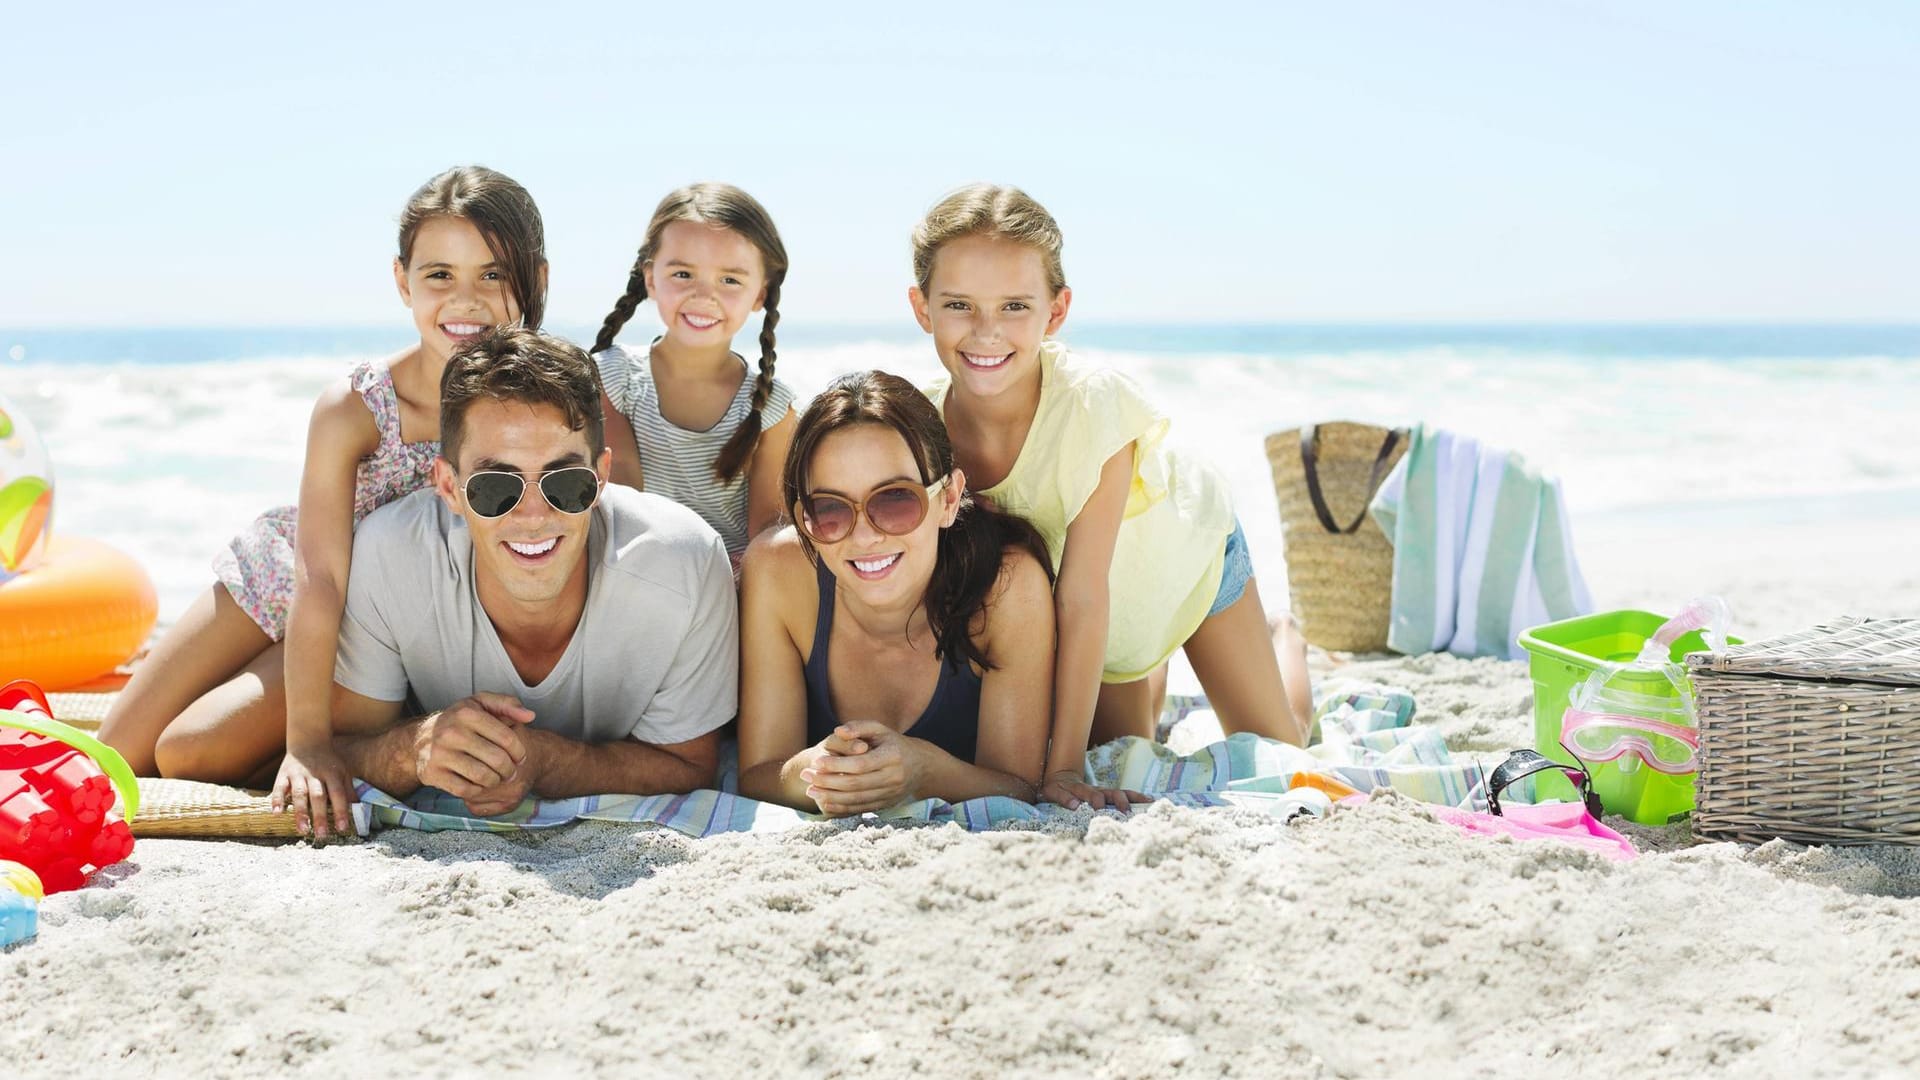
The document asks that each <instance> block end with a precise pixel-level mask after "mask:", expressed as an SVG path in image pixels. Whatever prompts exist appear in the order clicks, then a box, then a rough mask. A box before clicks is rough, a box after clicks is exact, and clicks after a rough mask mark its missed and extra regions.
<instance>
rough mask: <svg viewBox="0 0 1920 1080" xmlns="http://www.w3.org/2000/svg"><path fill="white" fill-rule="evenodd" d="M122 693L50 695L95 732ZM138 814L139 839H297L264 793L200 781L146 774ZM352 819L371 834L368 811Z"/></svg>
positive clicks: (69, 718)
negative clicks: (170, 778) (167, 778)
mask: <svg viewBox="0 0 1920 1080" xmlns="http://www.w3.org/2000/svg"><path fill="white" fill-rule="evenodd" d="M118 696H119V691H118V689H117V688H115V689H111V690H94V689H92V688H88V689H85V690H77V691H69V692H63V693H54V694H48V695H47V704H48V705H50V706H52V707H53V716H54V719H56V720H60V721H64V722H65V723H68V724H72V725H73V726H74V727H77V728H79V729H81V730H83V731H97V730H99V728H100V721H101V720H103V719H105V718H106V715H107V710H108V709H109V708H111V707H112V706H113V702H114V699H115V698H116V697H118ZM139 784H140V812H139V813H138V814H136V815H134V819H133V821H132V823H131V825H132V828H133V835H134V836H135V837H155V838H161V837H164V838H169V839H207V840H219V839H236V840H299V839H302V837H301V835H300V834H299V833H298V832H296V831H295V830H294V820H293V815H292V814H276V813H274V812H273V803H272V799H271V797H270V796H268V795H267V794H266V793H265V792H259V791H248V790H246V789H244V788H236V787H227V786H225V785H223V784H202V783H198V782H196V781H192V780H163V779H159V778H155V777H142V778H140V780H139ZM353 819H354V825H355V828H356V830H357V831H358V832H359V834H360V835H361V836H365V835H367V830H368V827H369V824H370V811H369V810H368V808H367V807H366V806H365V805H363V804H359V803H356V804H354V806H353Z"/></svg>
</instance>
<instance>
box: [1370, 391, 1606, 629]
mask: <svg viewBox="0 0 1920 1080" xmlns="http://www.w3.org/2000/svg"><path fill="white" fill-rule="evenodd" d="M1372 513H1373V518H1374V520H1375V521H1376V522H1378V523H1379V525H1380V529H1381V531H1382V532H1384V533H1386V534H1387V538H1388V539H1390V540H1392V541H1393V614H1392V621H1391V622H1390V624H1389V627H1388V631H1387V645H1388V647H1389V648H1392V649H1393V650H1394V651H1395V652H1401V653H1407V654H1415V653H1426V652H1450V653H1456V654H1458V655H1460V656H1498V657H1503V658H1505V659H1509V660H1511V659H1517V658H1518V657H1520V656H1521V655H1522V651H1521V649H1520V645H1519V640H1518V639H1519V635H1520V632H1521V631H1522V630H1525V629H1526V628H1528V627H1530V626H1536V625H1539V624H1540V623H1545V622H1553V621H1556V620H1559V619H1570V618H1572V617H1574V616H1576V615H1585V614H1588V613H1589V612H1591V611H1592V610H1593V598H1592V596H1591V595H1589V594H1588V592H1587V583H1586V580H1585V579H1584V578H1582V577H1581V576H1580V566H1579V563H1578V562H1577V560H1576V559H1575V558H1574V553H1573V534H1572V531H1571V530H1570V529H1569V527H1568V521H1567V511H1566V504H1565V503H1564V502H1563V501H1562V499H1561V493H1560V481H1559V480H1558V479H1556V478H1554V477H1549V476H1543V475H1541V474H1540V472H1539V471H1538V470H1536V469H1533V468H1530V467H1529V466H1528V465H1527V463H1526V462H1525V461H1524V460H1523V459H1522V458H1521V457H1520V455H1518V454H1515V453H1510V452H1508V451H1505V450H1499V449H1496V448H1493V447H1490V446H1486V445H1484V444H1482V443H1480V442H1478V441H1477V440H1474V439H1470V438H1467V437H1465V436H1461V435H1456V434H1453V433H1452V432H1448V431H1439V430H1434V429H1429V428H1427V427H1425V426H1424V425H1423V426H1421V427H1419V428H1416V429H1415V430H1414V433H1413V438H1412V441H1411V444H1410V446H1409V447H1408V450H1407V453H1406V456H1405V457H1403V458H1402V459H1401V460H1400V463H1399V464H1398V465H1396V466H1395V467H1394V470H1393V472H1392V473H1390V474H1388V476H1387V479H1386V482H1385V483H1383V484H1382V485H1381V486H1380V491H1379V492H1378V493H1377V494H1376V495H1375V496H1374V499H1373V504H1372Z"/></svg>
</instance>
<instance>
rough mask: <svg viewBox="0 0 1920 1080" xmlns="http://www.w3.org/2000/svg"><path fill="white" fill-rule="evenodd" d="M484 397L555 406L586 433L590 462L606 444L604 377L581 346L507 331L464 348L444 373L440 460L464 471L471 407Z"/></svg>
mask: <svg viewBox="0 0 1920 1080" xmlns="http://www.w3.org/2000/svg"><path fill="white" fill-rule="evenodd" d="M479 398H488V399H491V400H493V401H517V402H520V403H522V404H526V405H551V406H553V407H554V408H556V409H559V410H560V412H561V413H562V414H563V415H565V416H566V418H567V426H568V427H569V428H571V429H573V430H574V431H581V430H585V431H586V433H587V446H588V457H589V459H591V458H594V457H598V456H599V454H600V450H601V448H602V447H604V446H605V445H606V424H605V421H604V418H603V417H602V416H601V415H600V373H599V372H598V371H597V370H595V368H594V366H593V361H592V360H591V359H590V358H588V356H587V354H586V352H585V351H584V350H582V349H581V348H580V346H578V345H575V344H573V343H572V342H570V341H567V340H565V339H563V338H557V337H554V336H553V335H551V334H542V333H540V332H538V331H536V330H523V329H520V328H518V327H503V328H501V329H498V330H494V331H492V332H491V333H488V334H486V335H484V336H482V337H480V338H479V339H478V340H476V341H473V342H470V343H468V344H466V345H463V346H461V347H460V348H459V349H458V350H456V351H455V352H454V354H453V356H452V357H451V358H450V359H448V361H447V369H446V370H445V371H443V372H441V374H440V456H441V457H443V458H446V459H447V463H448V464H449V465H452V466H453V467H454V468H456V469H458V468H459V467H460V440H461V438H462V437H463V436H464V435H465V434H466V433H465V431H464V430H463V427H464V425H465V424H466V419H467V407H468V406H469V405H472V404H473V402H474V401H475V400H477V399H479Z"/></svg>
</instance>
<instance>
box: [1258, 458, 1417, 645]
mask: <svg viewBox="0 0 1920 1080" xmlns="http://www.w3.org/2000/svg"><path fill="white" fill-rule="evenodd" d="M1407 444H1408V440H1407V436H1406V432H1404V431H1400V430H1395V429H1389V428H1384V427H1377V426H1375V425H1373V424H1360V423H1354V422H1351V421H1334V422H1331V423H1324V424H1310V425H1308V426H1306V427H1302V428H1295V429H1292V430H1289V431H1281V432H1276V433H1274V434H1272V435H1269V436H1267V464H1268V465H1269V466H1271V467H1272V469H1273V493H1274V496H1275V497H1276V498H1277V499H1278V500H1279V502H1280V529H1281V536H1282V539H1283V540H1284V542H1285V544H1286V556H1287V590H1288V592H1289V593H1291V594H1292V597H1293V614H1294V616H1295V617H1296V618H1298V619H1299V620H1300V632H1301V634H1302V635H1303V636H1304V637H1305V638H1306V639H1307V640H1308V641H1309V642H1311V643H1313V644H1315V645H1318V646H1320V647H1321V648H1323V649H1332V650H1338V651H1341V652H1384V651H1385V650H1386V647H1387V624H1388V619H1389V617H1390V616H1391V613H1392V608H1393V544H1392V542H1390V541H1389V540H1388V539H1387V537H1386V534H1384V533H1382V532H1381V531H1380V526H1378V525H1376V524H1374V522H1373V518H1372V516H1371V515H1369V514H1368V513H1367V504H1368V503H1369V502H1371V501H1373V496H1374V493H1375V492H1376V491H1378V490H1380V484H1381V482H1382V481H1383V480H1385V479H1386V477H1387V474H1388V473H1389V472H1391V471H1392V469H1393V466H1394V464H1395V463H1397V462H1398V461H1399V460H1400V458H1401V457H1402V456H1404V455H1405V454H1406V452H1407Z"/></svg>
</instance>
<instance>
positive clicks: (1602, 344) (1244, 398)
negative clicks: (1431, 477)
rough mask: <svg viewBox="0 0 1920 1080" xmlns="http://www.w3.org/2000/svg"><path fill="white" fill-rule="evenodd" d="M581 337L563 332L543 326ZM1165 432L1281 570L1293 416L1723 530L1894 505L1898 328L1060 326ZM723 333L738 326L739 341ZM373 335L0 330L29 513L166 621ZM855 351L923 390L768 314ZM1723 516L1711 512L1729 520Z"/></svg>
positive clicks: (829, 364)
mask: <svg viewBox="0 0 1920 1080" xmlns="http://www.w3.org/2000/svg"><path fill="white" fill-rule="evenodd" d="M554 329H556V330H557V331H559V332H563V333H568V334H569V335H570V336H573V337H574V338H575V339H576V340H583V339H584V338H585V337H586V336H587V330H586V328H583V327H556V328H554ZM1063 336H1064V337H1065V338H1066V339H1067V340H1068V341H1069V342H1070V343H1071V344H1072V345H1073V346H1074V347H1075V349H1076V350H1077V351H1078V352H1079V353H1080V354H1081V355H1083V356H1084V357H1086V358H1087V359H1089V360H1093V361H1096V362H1098V363H1102V364H1107V365H1110V366H1112V367H1115V368H1117V369H1119V370H1121V371H1124V372H1126V373H1127V374H1128V375H1131V376H1132V377H1133V378H1134V379H1136V380H1137V381H1138V382H1139V383H1140V384H1141V385H1142V386H1144V387H1145V388H1146V389H1147V392H1148V393H1149V395H1150V396H1151V397H1152V398H1153V399H1154V400H1155V401H1156V402H1158V403H1159V405H1160V406H1161V408H1162V409H1164V410H1165V411H1166V413H1167V414H1168V415H1169V416H1170V417H1172V419H1173V433H1172V436H1171V437H1172V439H1173V441H1174V442H1175V443H1176V444H1178V445H1180V446H1181V447H1183V448H1184V449H1187V450H1190V451H1193V452H1196V453H1198V454H1201V455H1203V456H1206V457H1208V458H1210V459H1211V460H1213V461H1214V462H1216V463H1217V464H1218V465H1219V466H1220V468H1221V469H1222V470H1223V471H1224V472H1225V473H1226V475H1227V477H1228V479H1229V482H1230V483H1231V485H1232V487H1233V490H1234V493H1235V497H1236V500H1237V503H1238V508H1239V512H1240V515H1241V518H1242V521H1243V522H1244V524H1245V527H1246V530H1247V534H1248V538H1249V542H1250V545H1251V548H1252V551H1253V555H1254V563H1255V568H1256V570H1257V572H1258V573H1259V574H1260V575H1261V576H1262V577H1263V578H1269V579H1277V578H1278V577H1279V575H1282V574H1284V572H1285V571H1284V561H1283V558H1282V551H1281V544H1280V522H1279V519H1278V513H1277V510H1276V508H1275V503H1274V497H1273V492H1272V483H1271V475H1270V473H1269V471H1268V466H1267V462H1266V457H1265V453H1264V449H1263V445H1262V440H1263V439H1264V437H1265V436H1266V435H1267V434H1268V433H1270V432H1273V431H1279V430H1282V429H1285V428H1290V427H1295V426H1297V425H1299V424H1301V423H1307V422H1313V421H1318V420H1331V419H1358V420H1367V421H1372V422H1376V423H1385V424H1412V423H1420V422H1425V423H1428V424H1433V425H1438V426H1441V427H1446V428H1451V429H1453V430H1456V431H1461V432H1465V433H1468V434H1471V435H1475V436H1477V437H1479V438H1482V439H1485V440H1489V441H1492V442H1495V443H1498V444H1500V445H1503V446H1506V447H1509V448H1512V449H1516V450H1519V451H1520V452H1522V453H1523V454H1525V455H1526V457H1527V458H1528V459H1529V460H1531V461H1533V462H1535V463H1537V464H1539V465H1540V466H1542V467H1544V468H1547V469H1549V470H1552V471H1554V472H1556V473H1558V474H1559V475H1560V476H1561V478H1562V479H1563V481H1564V483H1565V487H1566V494H1567V501H1568V504H1569V506H1570V507H1571V508H1572V510H1573V513H1574V519H1575V534H1576V541H1577V539H1578V535H1579V530H1580V526H1581V523H1582V522H1583V521H1588V522H1598V521H1600V520H1602V519H1604V518H1607V517H1618V516H1620V515H1632V516H1635V517H1637V518H1644V519H1645V520H1647V521H1652V522H1659V521H1666V520H1673V521H1679V520H1686V521H1691V522H1695V523H1699V522H1703V521H1704V522H1707V523H1713V522H1721V521H1724V522H1728V523H1729V531H1730V535H1731V534H1733V533H1735V532H1737V533H1738V534H1739V535H1741V536H1742V537H1743V538H1744V539H1745V541H1746V542H1763V540H1757V539H1756V537H1763V533H1764V530H1763V529H1758V530H1756V529H1755V528H1753V526H1756V525H1760V526H1763V525H1764V524H1765V523H1766V522H1767V521H1770V520H1787V519H1791V518H1793V517H1794V516H1795V515H1805V514H1813V513H1826V514H1842V513H1844V514H1845V515H1847V516H1850V517H1859V516H1863V515H1864V516H1872V515H1873V514H1875V513H1877V512H1879V511H1880V510H1883V509H1888V508H1896V509H1901V510H1903V511H1913V510H1920V445H1917V444H1916V441H1915V440H1914V438H1913V437H1912V429H1913V427H1914V426H1915V425H1916V424H1920V326H1838V327H1816V326H1779V327H1771V326H1630V327H1607V326H1509V327H1471V326H1281V327H1273V326H1265V327H1263V326H1204V327H1177V326H1152V327H1121V326H1107V327H1101V326H1088V327H1070V332H1069V333H1066V334H1064V335H1063ZM744 341H745V339H743V343H744ZM406 343H407V338H406V328H405V327H404V326H396V327H393V328H391V329H384V328H376V329H364V328H339V329H326V328H321V329H274V330H241V329H177V328H175V329H154V330H120V329H115V330H33V329H11V330H10V329H5V328H0V394H4V395H6V397H7V398H9V399H10V400H11V401H12V402H13V405H14V408H15V409H16V410H17V411H19V412H21V413H24V414H25V415H27V416H28V417H29V418H30V419H31V420H32V422H33V423H34V424H35V426H36V427H37V428H38V430H39V433H40V435H41V438H42V440H43V441H44V443H45V445H46V447H47V451H48V454H49V455H50V457H51V459H52V461H53V463H54V464H53V468H54V473H55V481H56V495H55V508H54V527H55V529H56V531H58V532H62V533H75V534H85V535H91V536H95V537H99V538H101V539H104V540H107V541H109V542H111V543H114V544H118V545H120V546H122V547H124V548H125V549H127V550H129V551H131V552H134V553H135V554H137V555H138V556H139V557H140V558H141V559H142V560H143V561H144V562H145V563H146V565H147V566H148V568H149V569H150V570H151V572H152V573H153V576H154V579H155V582H156V584H157V585H158V587H159V590H160V594H161V615H162V618H163V619H171V618H173V617H175V616H176V615H178V613H179V612H180V611H181V610H182V609H183V608H184V607H185V606H186V605H187V604H188V603H189V602H190V601H191V600H192V599H193V597H194V596H196V595H197V594H198V593H199V592H201V591H202V590H204V589H205V588H206V587H207V586H208V585H209V584H210V583H211V581H212V577H211V572H210V570H209V569H208V564H209V562H210V561H211V559H212V558H213V556H214V554H215V552H217V551H218V550H219V549H220V547H221V546H222V545H224V544H225V543H226V541H227V540H228V539H229V538H230V537H232V536H233V535H234V534H235V533H236V532H237V531H239V530H240V529H241V528H243V527H244V526H245V525H246V524H247V522H248V521H249V520H250V519H251V518H252V517H253V516H254V515H255V514H256V513H258V512H259V511H261V510H264V509H266V508H268V507H271V506H275V505H280V504H284V503H290V502H292V501H293V499H294V498H295V495H296V489H297V485H298V482H299V475H300V461H301V454H302V451H303V447H304V433H305V428H306V419H307V414H308V412H309V410H310V409H311V408H312V403H313V400H314V398H315V396H316V395H317V394H318V393H319V391H320V389H321V387H322V386H323V385H324V384H326V383H327V382H329V381H331V380H333V379H337V378H341V377H342V376H343V375H344V373H345V372H346V371H347V369H348V368H350V367H351V366H352V364H353V363H354V362H355V361H356V360H358V359H360V358H364V357H376V356H382V355H385V354H387V353H389V352H391V351H393V350H395V349H396V348H399V347H402V346H404V345H405V344H406ZM867 367H878V368H884V369H886V370H889V371H894V372H898V373H899V374H901V375H904V376H907V377H908V378H911V379H914V380H915V381H919V382H924V381H925V380H927V379H928V378H931V377H932V376H933V375H934V374H936V373H937V371H938V364H937V361H936V360H935V359H934V356H933V353H932V349H931V347H930V346H929V344H928V339H927V338H925V337H924V336H923V335H920V334H918V333H917V331H915V329H914V328H913V327H911V326H910V325H909V326H907V327H905V328H900V327H891V326H889V327H878V328H875V327H824V326H823V327H808V326H804V325H802V326H797V327H792V328H789V327H787V326H783V327H782V328H781V347H780V360H779V372H780V375H781V376H782V378H784V379H785V380H787V381H788V382H790V383H791V384H792V385H793V386H794V387H795V389H796V390H797V391H799V392H800V393H801V394H802V395H803V396H804V395H808V394H811V393H813V392H816V391H817V390H819V389H820V388H821V387H822V386H824V385H825V384H826V383H827V381H828V380H829V379H831V378H832V377H833V376H834V375H836V374H838V373H840V372H844V371H849V370H855V369H859V368H867ZM1736 525H1737V526H1738V528H1737V529H1736V528H1735V526H1736Z"/></svg>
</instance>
